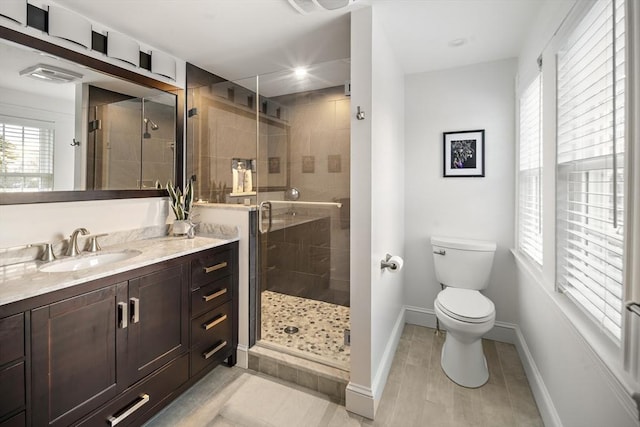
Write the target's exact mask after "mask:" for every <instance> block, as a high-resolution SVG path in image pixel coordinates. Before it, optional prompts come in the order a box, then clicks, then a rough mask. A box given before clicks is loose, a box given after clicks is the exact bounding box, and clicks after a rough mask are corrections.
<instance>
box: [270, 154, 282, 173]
mask: <svg viewBox="0 0 640 427" xmlns="http://www.w3.org/2000/svg"><path fill="white" fill-rule="evenodd" d="M269 173H280V157H269Z"/></svg>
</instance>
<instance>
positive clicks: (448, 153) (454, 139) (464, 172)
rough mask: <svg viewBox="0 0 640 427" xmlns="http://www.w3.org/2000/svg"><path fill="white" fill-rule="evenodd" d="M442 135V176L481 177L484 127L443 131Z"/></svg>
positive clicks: (482, 171) (482, 173) (482, 172)
mask: <svg viewBox="0 0 640 427" xmlns="http://www.w3.org/2000/svg"><path fill="white" fill-rule="evenodd" d="M442 135H443V144H444V150H443V156H442V160H443V172H442V176H444V177H446V178H448V177H483V176H484V129H481V130H463V131H459V132H444V133H443V134H442Z"/></svg>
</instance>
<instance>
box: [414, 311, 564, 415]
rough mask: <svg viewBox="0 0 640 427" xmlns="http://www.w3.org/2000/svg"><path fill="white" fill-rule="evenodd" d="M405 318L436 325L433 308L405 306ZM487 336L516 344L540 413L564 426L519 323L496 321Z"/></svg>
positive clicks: (428, 325) (419, 323)
mask: <svg viewBox="0 0 640 427" xmlns="http://www.w3.org/2000/svg"><path fill="white" fill-rule="evenodd" d="M405 311H406V314H405V318H406V321H407V323H409V324H412V325H419V326H425V327H427V328H435V327H436V314H435V312H434V311H433V310H431V309H428V308H421V307H412V306H405ZM485 338H488V339H491V340H494V341H500V342H506V343H509V344H513V345H515V346H516V349H517V350H518V354H519V355H520V360H521V361H522V366H523V367H524V370H525V372H526V374H527V380H528V381H529V385H530V387H531V392H532V393H533V397H534V398H535V400H536V404H537V405H538V409H539V410H540V415H541V417H542V420H543V421H544V425H545V426H548V427H562V422H561V421H560V416H559V415H558V412H557V411H556V408H555V405H554V404H553V401H552V400H551V396H550V395H549V392H548V390H547V387H546V386H545V384H544V381H543V379H542V375H540V371H538V367H537V366H536V364H535V361H534V360H533V356H532V355H531V352H529V347H528V346H527V342H526V341H525V339H524V336H523V335H522V332H521V331H520V328H519V327H518V325H515V324H513V323H508V322H496V323H495V325H494V327H493V329H491V331H489V332H487V334H485Z"/></svg>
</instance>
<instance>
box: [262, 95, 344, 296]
mask: <svg viewBox="0 0 640 427" xmlns="http://www.w3.org/2000/svg"><path fill="white" fill-rule="evenodd" d="M272 99H273V101H275V102H276V103H278V104H279V105H282V106H284V108H285V109H286V114H285V117H286V118H287V120H288V123H289V125H290V126H291V129H290V141H289V144H290V148H289V156H290V180H291V186H293V187H296V188H297V189H298V190H299V191H300V200H310V201H327V202H330V201H335V202H341V203H342V204H343V206H342V208H341V209H329V210H326V209H324V210H323V211H322V214H323V215H327V214H328V215H330V216H331V279H330V288H331V289H333V290H336V291H341V292H345V293H347V294H348V292H349V210H350V206H349V200H350V199H349V198H350V193H349V191H350V173H351V170H350V164H351V157H350V123H351V118H350V98H349V97H348V96H345V94H344V87H343V86H337V87H331V88H326V89H322V90H315V91H310V92H301V93H296V94H291V95H285V96H280V97H274V98H272ZM303 156H313V157H314V158H315V168H314V172H313V173H303V172H302V159H303ZM329 156H332V160H333V161H334V162H335V161H336V159H337V157H335V156H340V168H339V170H340V172H329ZM333 166H335V164H334V165H333ZM332 169H333V170H336V169H335V168H332ZM306 212H307V214H312V213H313V212H312V211H311V210H307V211H306ZM337 303H338V304H341V303H340V302H337Z"/></svg>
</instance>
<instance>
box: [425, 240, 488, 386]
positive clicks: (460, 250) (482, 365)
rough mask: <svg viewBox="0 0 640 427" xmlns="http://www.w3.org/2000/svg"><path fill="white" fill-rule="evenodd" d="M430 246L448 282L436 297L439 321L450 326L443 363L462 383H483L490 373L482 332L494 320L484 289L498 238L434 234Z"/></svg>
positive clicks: (443, 281) (438, 273)
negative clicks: (494, 241)
mask: <svg viewBox="0 0 640 427" xmlns="http://www.w3.org/2000/svg"><path fill="white" fill-rule="evenodd" d="M431 246H432V247H433V260H434V263H435V272H436V278H437V279H438V282H440V283H441V284H443V285H445V286H446V287H445V289H444V290H442V291H441V292H440V293H438V296H437V297H436V300H435V302H434V308H435V312H436V316H437V317H438V320H439V321H440V326H441V327H442V328H443V329H445V330H446V331H447V337H446V339H445V342H444V346H443V347H442V356H441V361H440V363H441V365H442V369H443V370H444V372H445V373H446V374H447V376H448V377H449V378H451V380H453V381H454V382H456V383H457V384H460V385H461V386H465V387H471V388H475V387H480V386H481V385H483V384H484V383H486V382H487V380H488V379H489V369H488V368H487V361H486V359H485V357H484V352H483V351H482V336H483V335H484V334H486V333H487V332H489V331H490V330H491V328H493V324H494V322H495V320H496V308H495V306H494V305H493V302H492V301H491V300H490V299H489V298H487V297H485V296H484V295H482V294H481V293H480V290H481V289H486V288H487V286H488V284H489V275H490V274H491V266H492V264H493V255H494V253H495V251H496V244H495V243H493V242H485V241H479V240H464V239H457V238H449V237H432V238H431Z"/></svg>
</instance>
